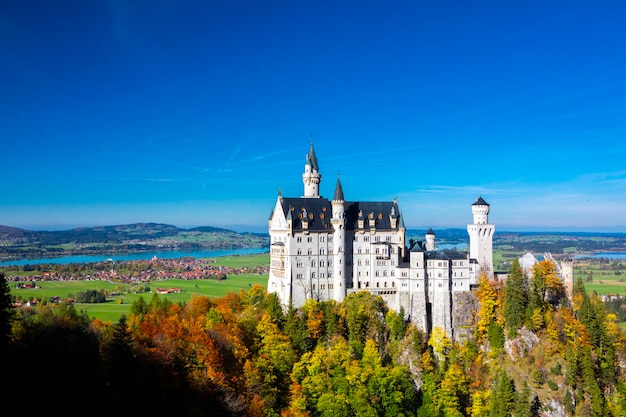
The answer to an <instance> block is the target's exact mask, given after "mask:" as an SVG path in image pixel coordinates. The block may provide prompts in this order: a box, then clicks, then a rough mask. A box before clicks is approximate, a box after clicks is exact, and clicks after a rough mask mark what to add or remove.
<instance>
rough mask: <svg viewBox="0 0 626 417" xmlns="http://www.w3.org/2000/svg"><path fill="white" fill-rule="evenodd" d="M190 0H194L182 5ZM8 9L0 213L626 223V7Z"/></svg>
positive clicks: (97, 220)
mask: <svg viewBox="0 0 626 417" xmlns="http://www.w3.org/2000/svg"><path fill="white" fill-rule="evenodd" d="M183 3H184V4H183ZM34 4H36V5H37V7H35V6H33V3H31V2H24V1H19V0H8V1H5V2H3V4H2V6H0V36H1V38H2V39H3V41H2V42H0V90H1V91H2V94H0V140H1V142H0V143H1V144H2V152H1V153H0V155H1V160H2V165H1V166H2V172H3V173H2V175H1V176H0V189H1V190H2V192H1V193H0V224H2V225H8V226H15V227H25V228H31V229H38V230H44V229H66V228H71V227H76V226H95V225H112V224H125V223H134V222H162V223H169V224H174V225H177V226H181V227H192V226H198V225H208V226H223V227H231V228H235V229H236V230H250V231H262V230H266V227H267V219H268V217H269V214H270V212H271V210H272V208H273V205H274V202H275V199H276V196H277V191H278V188H279V187H280V188H281V189H282V192H283V194H284V195H285V196H293V197H298V196H301V195H302V192H303V187H302V177H301V175H302V171H303V164H304V158H305V155H306V153H307V151H308V148H309V144H310V141H311V138H312V140H313V142H314V145H315V150H316V153H317V156H318V160H319V164H320V170H321V171H322V175H323V180H322V184H321V194H322V195H323V196H327V197H332V193H333V190H334V185H335V182H336V178H337V174H338V173H340V174H341V181H342V184H343V189H344V193H345V196H346V199H347V200H362V201H375V200H391V199H393V198H394V197H397V198H398V202H399V204H400V207H401V209H402V213H403V215H404V216H405V221H406V224H407V226H409V227H433V228H435V229H436V228H444V227H465V225H466V224H467V223H469V222H471V211H470V205H471V204H472V203H473V202H474V200H475V199H476V197H477V196H479V195H481V196H483V198H484V199H485V200H487V201H488V202H489V203H490V204H491V214H490V222H492V223H494V224H496V230H497V231H498V230H499V231H503V230H550V231H552V230H554V231H557V230H572V231H588V230H591V231H607V230H619V231H626V76H625V74H626V25H624V22H625V21H626V3H624V2H621V1H614V2H606V1H586V2H578V1H567V2H554V1H542V2H533V1H525V2H502V1H497V2H482V1H477V2H467V1H445V0H444V1H420V0H416V1H407V2H367V1H340V2H324V1H321V2H300V1H271V0H268V1H263V2H258V1H238V0H233V1H219V2H218V1H202V2H200V1H198V2H179V1H168V0H162V1H88V0H76V1H60V2H46V1H40V2H34Z"/></svg>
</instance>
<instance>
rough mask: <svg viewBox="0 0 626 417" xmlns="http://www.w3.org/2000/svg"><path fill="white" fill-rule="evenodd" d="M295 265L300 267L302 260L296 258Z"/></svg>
mask: <svg viewBox="0 0 626 417" xmlns="http://www.w3.org/2000/svg"><path fill="white" fill-rule="evenodd" d="M296 267H297V268H302V261H301V260H298V261H297V262H296Z"/></svg>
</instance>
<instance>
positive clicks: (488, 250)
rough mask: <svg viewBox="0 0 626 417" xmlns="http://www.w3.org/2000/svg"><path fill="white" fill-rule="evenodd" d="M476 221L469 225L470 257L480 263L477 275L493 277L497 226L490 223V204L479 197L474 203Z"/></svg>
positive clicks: (473, 209)
mask: <svg viewBox="0 0 626 417" xmlns="http://www.w3.org/2000/svg"><path fill="white" fill-rule="evenodd" d="M472 215H473V218H474V219H473V220H474V223H472V224H468V225H467V233H468V234H469V238H470V258H471V259H474V260H475V261H476V262H478V264H479V268H477V270H476V275H477V276H478V274H480V273H481V272H482V273H485V274H487V276H488V277H489V278H490V279H492V278H493V233H494V230H495V226H494V225H493V224H489V204H488V203H487V202H486V201H485V200H484V199H483V198H482V197H478V198H477V199H476V202H474V204H472Z"/></svg>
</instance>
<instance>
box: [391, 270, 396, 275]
mask: <svg viewBox="0 0 626 417" xmlns="http://www.w3.org/2000/svg"><path fill="white" fill-rule="evenodd" d="M391 276H392V277H395V276H396V271H394V270H393V269H392V270H391Z"/></svg>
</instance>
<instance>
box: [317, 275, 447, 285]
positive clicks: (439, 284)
mask: <svg viewBox="0 0 626 417" xmlns="http://www.w3.org/2000/svg"><path fill="white" fill-rule="evenodd" d="M311 278H315V272H311ZM439 285H441V284H439Z"/></svg>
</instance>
